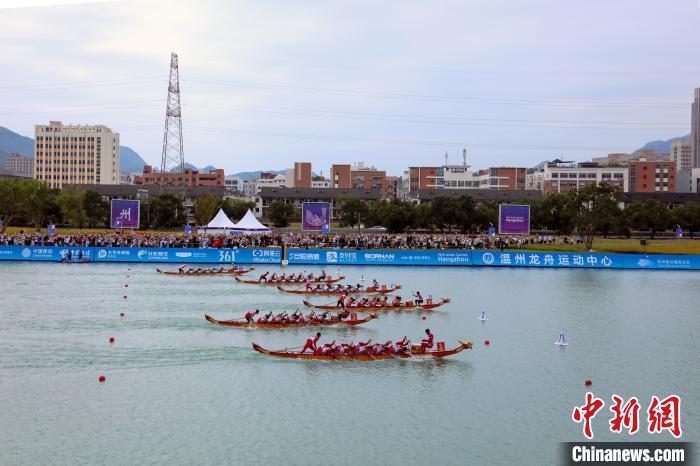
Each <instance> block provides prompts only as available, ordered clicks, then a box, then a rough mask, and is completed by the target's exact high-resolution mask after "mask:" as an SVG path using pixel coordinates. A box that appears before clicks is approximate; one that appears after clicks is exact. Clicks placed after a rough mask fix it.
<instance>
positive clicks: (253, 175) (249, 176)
mask: <svg viewBox="0 0 700 466" xmlns="http://www.w3.org/2000/svg"><path fill="white" fill-rule="evenodd" d="M262 172H267V173H274V174H275V175H284V174H285V173H287V170H256V171H253V172H238V173H232V174H230V176H238V177H240V178H241V179H242V180H243V181H251V180H257V179H258V178H260V174H261V173H262Z"/></svg>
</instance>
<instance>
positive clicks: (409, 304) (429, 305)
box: [304, 298, 450, 312]
mask: <svg viewBox="0 0 700 466" xmlns="http://www.w3.org/2000/svg"><path fill="white" fill-rule="evenodd" d="M449 302H450V298H442V299H441V300H440V301H437V302H432V301H431V300H428V301H426V302H425V304H416V303H414V302H413V301H406V302H403V303H401V304H400V305H398V306H392V305H387V306H353V305H350V306H345V309H346V310H348V311H350V312H379V311H431V310H433V309H435V308H437V307H440V306H443V305H445V304H447V303H449ZM304 306H306V307H310V308H313V309H321V310H324V311H342V310H343V308H341V307H340V306H338V305H334V304H313V303H310V302H308V301H306V300H304Z"/></svg>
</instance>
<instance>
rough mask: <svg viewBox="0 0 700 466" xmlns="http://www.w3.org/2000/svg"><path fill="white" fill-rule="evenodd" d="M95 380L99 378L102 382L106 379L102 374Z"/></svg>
mask: <svg viewBox="0 0 700 466" xmlns="http://www.w3.org/2000/svg"><path fill="white" fill-rule="evenodd" d="M97 380H99V381H100V382H104V381H106V380H107V378H106V377H105V376H104V375H101V376H100V378H99V379H97Z"/></svg>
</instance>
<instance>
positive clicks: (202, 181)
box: [134, 165, 226, 186]
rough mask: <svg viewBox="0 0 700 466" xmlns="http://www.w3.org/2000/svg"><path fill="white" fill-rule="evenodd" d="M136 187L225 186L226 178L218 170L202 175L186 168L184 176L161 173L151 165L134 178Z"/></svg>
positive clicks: (146, 166)
mask: <svg viewBox="0 0 700 466" xmlns="http://www.w3.org/2000/svg"><path fill="white" fill-rule="evenodd" d="M134 184H135V185H141V186H152V185H161V184H162V185H167V186H225V184H226V177H225V175H224V170H223V169H221V168H217V169H215V170H210V171H209V173H201V172H200V171H199V170H196V169H192V168H185V173H184V176H182V175H181V174H180V172H169V173H161V172H156V171H154V170H153V167H152V166H150V165H145V166H144V167H143V174H142V175H139V176H136V177H135V178H134Z"/></svg>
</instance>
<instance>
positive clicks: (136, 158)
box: [0, 126, 147, 173]
mask: <svg viewBox="0 0 700 466" xmlns="http://www.w3.org/2000/svg"><path fill="white" fill-rule="evenodd" d="M15 152H18V153H20V154H22V155H28V156H31V157H34V139H32V138H28V137H26V136H22V135H21V134H17V133H15V132H14V131H10V130H9V129H7V128H4V127H2V126H0V165H1V164H2V163H4V162H5V158H6V157H7V156H8V155H9V154H12V153H15ZM119 165H120V166H121V171H123V172H128V173H141V172H142V171H143V166H144V165H147V164H146V161H145V160H143V158H142V157H141V156H140V155H139V154H138V153H136V151H134V150H133V149H131V148H130V147H127V146H119Z"/></svg>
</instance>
